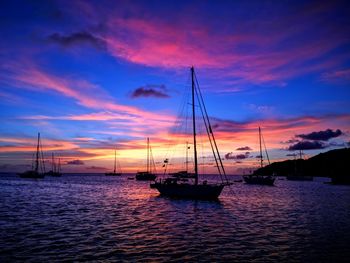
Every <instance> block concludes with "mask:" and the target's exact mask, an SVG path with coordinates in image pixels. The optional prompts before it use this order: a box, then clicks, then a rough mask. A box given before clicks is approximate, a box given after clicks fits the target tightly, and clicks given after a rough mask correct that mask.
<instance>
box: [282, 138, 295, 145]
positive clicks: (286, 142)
mask: <svg viewBox="0 0 350 263" xmlns="http://www.w3.org/2000/svg"><path fill="white" fill-rule="evenodd" d="M297 142H299V140H295V139H290V140H288V141H285V142H281V143H284V144H292V143H297Z"/></svg>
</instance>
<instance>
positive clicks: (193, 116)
mask: <svg viewBox="0 0 350 263" xmlns="http://www.w3.org/2000/svg"><path fill="white" fill-rule="evenodd" d="M191 79H192V124H193V149H194V150H193V151H194V176H195V181H194V183H195V184H196V185H197V184H198V161H197V141H196V112H195V104H194V89H195V87H194V68H193V66H192V67H191Z"/></svg>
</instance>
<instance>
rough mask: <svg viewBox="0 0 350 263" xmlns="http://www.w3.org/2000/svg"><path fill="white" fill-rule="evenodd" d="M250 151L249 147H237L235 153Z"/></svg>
mask: <svg viewBox="0 0 350 263" xmlns="http://www.w3.org/2000/svg"><path fill="white" fill-rule="evenodd" d="M251 150H252V149H251V148H250V147H249V146H244V147H239V148H237V149H236V151H251Z"/></svg>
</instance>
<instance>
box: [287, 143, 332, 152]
mask: <svg viewBox="0 0 350 263" xmlns="http://www.w3.org/2000/svg"><path fill="white" fill-rule="evenodd" d="M324 148H326V145H324V144H323V143H321V142H318V141H301V142H298V143H296V144H293V145H291V146H289V148H288V150H289V151H299V150H319V149H324Z"/></svg>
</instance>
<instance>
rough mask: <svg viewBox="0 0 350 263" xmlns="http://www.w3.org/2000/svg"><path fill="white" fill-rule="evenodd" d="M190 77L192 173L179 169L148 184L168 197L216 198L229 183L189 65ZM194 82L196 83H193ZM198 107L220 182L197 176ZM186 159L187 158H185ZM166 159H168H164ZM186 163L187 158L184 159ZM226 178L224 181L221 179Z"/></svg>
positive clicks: (192, 70)
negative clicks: (210, 182)
mask: <svg viewBox="0 0 350 263" xmlns="http://www.w3.org/2000/svg"><path fill="white" fill-rule="evenodd" d="M191 79H192V103H191V105H192V124H193V125H192V129H193V131H192V132H193V154H194V159H193V160H194V173H193V174H190V173H188V172H187V171H181V172H178V173H175V174H170V175H172V177H169V178H166V179H165V180H163V181H162V180H161V179H160V180H159V181H156V182H154V183H152V184H151V185H150V187H151V188H154V189H157V190H158V192H159V193H160V195H161V196H166V197H170V198H184V199H204V200H216V199H218V197H219V195H220V194H221V192H222V190H223V188H224V187H225V186H227V185H229V184H230V183H229V182H228V181H227V177H226V173H225V169H224V166H223V163H222V159H221V157H220V154H219V150H218V148H217V144H216V141H215V137H214V133H213V130H212V127H211V124H210V121H209V117H208V114H207V112H206V109H205V106H204V101H203V98H202V95H201V92H200V89H199V85H198V81H197V79H196V77H195V73H194V68H193V67H191ZM195 83H196V84H195ZM195 97H196V98H197V100H198V102H197V103H198V105H195ZM196 106H198V107H200V109H201V113H202V115H203V120H204V123H205V127H206V132H207V135H208V138H209V141H210V145H211V147H212V153H213V155H214V158H215V161H216V167H217V169H218V172H219V174H220V178H222V182H221V183H217V184H209V183H208V182H207V181H206V180H204V181H202V182H201V183H200V182H199V178H198V158H197V141H196V140H197V139H196V116H195V112H196V111H195V108H196ZM186 159H187V158H186ZM166 161H168V160H167V159H166ZM186 163H187V160H186ZM223 178H225V179H226V181H224V180H223Z"/></svg>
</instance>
